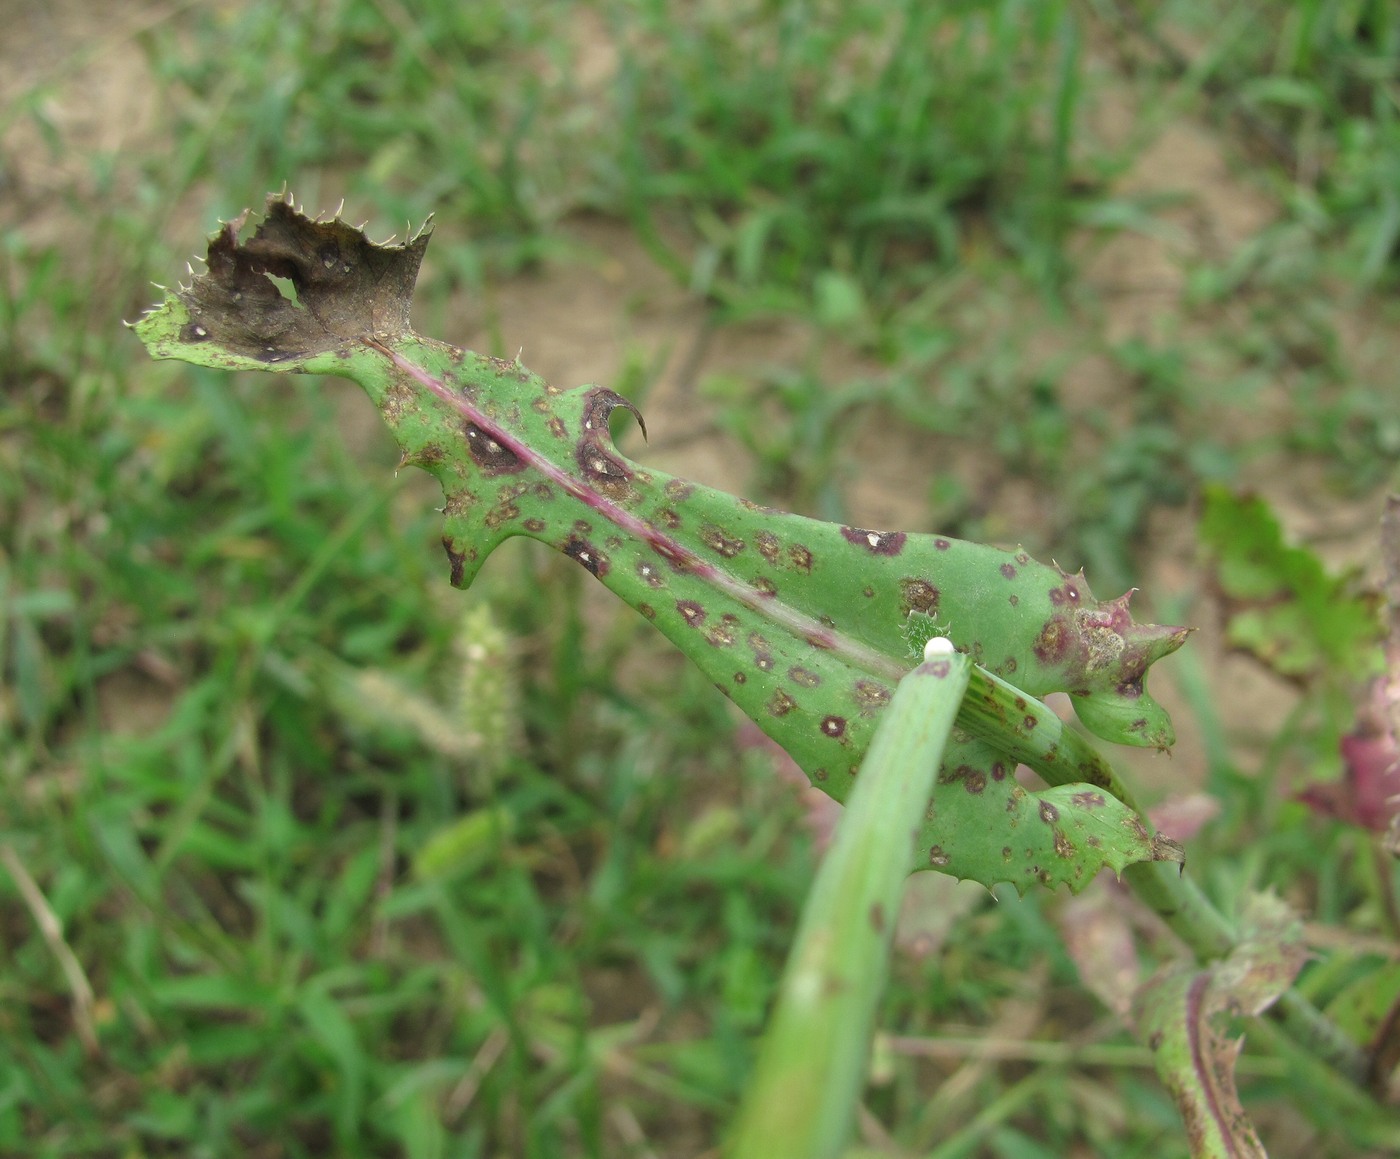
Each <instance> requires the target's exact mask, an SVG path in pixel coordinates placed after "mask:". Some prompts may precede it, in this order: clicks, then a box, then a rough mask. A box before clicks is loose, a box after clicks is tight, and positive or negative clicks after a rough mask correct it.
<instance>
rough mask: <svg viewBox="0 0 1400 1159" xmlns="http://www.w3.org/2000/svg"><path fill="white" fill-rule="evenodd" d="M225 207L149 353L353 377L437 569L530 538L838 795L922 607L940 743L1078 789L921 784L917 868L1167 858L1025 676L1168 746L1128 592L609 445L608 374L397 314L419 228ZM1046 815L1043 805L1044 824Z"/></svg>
mask: <svg viewBox="0 0 1400 1159" xmlns="http://www.w3.org/2000/svg"><path fill="white" fill-rule="evenodd" d="M245 216H246V215H245ZM242 226H243V219H242V218H240V219H239V220H238V221H235V222H231V223H228V224H226V225H225V226H224V227H223V228H222V229H220V231H219V232H218V233H217V234H215V235H214V237H213V238H212V239H211V241H210V245H209V252H208V266H209V269H208V272H207V273H206V274H203V275H201V276H199V277H197V278H195V279H194V281H193V283H192V284H191V285H190V286H189V287H182V288H180V289H179V290H177V291H176V292H174V293H171V294H169V295H167V297H166V299H165V301H164V302H163V303H162V304H161V305H160V306H158V307H156V308H154V309H153V310H151V311H150V312H149V313H147V314H146V315H145V316H144V317H143V318H142V319H141V320H140V321H139V322H138V323H136V330H137V332H138V334H139V335H140V337H141V339H142V340H143V341H144V342H145V344H146V346H147V348H148V349H149V350H150V352H151V353H152V354H153V355H154V356H156V357H158V358H179V359H183V360H185V361H188V362H192V363H196V364H198V365H203V366H213V367H222V368H227V369H245V370H246V369H259V370H278V371H293V372H299V373H307V374H335V375H341V376H344V377H347V378H352V379H354V380H355V381H356V382H358V383H359V384H360V385H361V386H362V387H364V389H365V390H366V392H367V393H368V394H369V395H370V397H371V399H373V401H374V403H375V404H376V406H377V407H378V408H379V410H380V413H381V414H382V415H383V417H384V420H385V421H386V422H387V423H388V425H389V427H390V428H391V430H392V431H393V432H394V435H395V437H396V438H397V439H398V441H399V444H400V445H401V447H402V448H403V457H404V463H405V464H414V465H417V466H420V467H422V468H423V469H425V470H427V471H429V472H431V473H432V474H433V475H434V476H435V477H436V478H437V479H438V480H439V482H440V483H441V484H442V488H443V493H444V495H445V497H446V504H445V508H444V516H445V534H444V536H443V546H444V548H445V549H446V551H447V557H448V560H449V565H450V569H451V580H452V582H453V583H454V584H456V585H458V586H465V585H466V584H468V583H470V582H471V580H472V578H473V577H474V576H475V575H476V573H477V571H478V570H479V569H480V567H481V565H482V562H483V561H484V560H485V559H486V557H487V556H488V555H489V554H490V553H491V551H492V550H493V549H494V548H495V547H496V546H497V545H498V544H500V543H501V542H502V541H503V540H505V539H506V538H508V537H509V536H513V535H526V536H530V537H532V538H535V539H538V540H541V541H543V542H545V543H547V544H549V545H551V546H552V547H554V548H556V549H557V550H559V551H561V552H563V553H564V554H566V555H568V556H570V557H571V558H572V559H574V560H576V561H577V562H578V563H579V564H580V565H581V566H582V567H584V568H586V569H587V570H588V571H589V572H590V573H591V574H592V575H594V576H595V577H597V579H598V580H599V581H600V582H602V583H603V584H605V585H606V586H607V587H608V588H610V589H611V590H612V591H613V592H614V593H616V594H617V595H618V596H619V597H621V598H622V599H623V600H625V601H626V602H627V603H628V604H630V605H631V606H632V607H633V608H635V609H636V610H637V611H638V612H639V613H640V614H641V615H643V616H644V617H646V618H647V619H648V620H650V621H651V622H652V623H653V624H654V625H655V626H656V627H657V629H659V630H660V631H661V632H663V633H664V634H665V635H666V636H667V637H668V638H669V639H670V640H671V641H672V642H673V643H675V644H676V646H677V647H679V648H680V649H681V650H682V651H684V652H685V653H686V654H687V655H688V656H690V657H691V659H692V660H694V661H695V662H696V663H698V664H699V665H700V666H701V668H702V669H704V670H705V671H706V672H707V673H708V674H709V675H710V677H711V678H712V679H713V680H714V682H715V684H716V686H717V687H718V688H719V689H720V690H721V691H722V692H724V693H725V694H726V695H728V696H729V697H731V698H732V699H733V700H734V701H735V703H737V704H738V705H739V706H740V707H741V708H742V709H743V710H744V711H745V712H746V713H747V714H748V715H749V716H750V717H752V718H753V719H754V720H755V721H756V722H757V723H758V724H759V726H760V727H761V728H763V729H764V731H765V732H767V733H768V735H769V736H771V737H772V738H773V739H774V740H776V741H777V742H778V743H779V744H781V745H782V746H783V747H784V748H785V749H787V750H788V752H790V753H791V754H792V756H793V757H794V758H795V759H796V760H797V761H798V763H799V764H800V765H801V766H802V768H803V769H804V770H805V771H806V772H807V774H808V776H809V777H811V778H812V780H813V782H814V783H816V784H817V785H819V786H821V787H822V788H824V789H825V790H826V791H827V792H829V793H831V795H832V796H834V797H836V798H837V799H844V798H845V796H846V795H847V793H848V791H849V789H850V787H851V785H852V782H853V778H854V776H855V774H856V771H857V770H858V768H859V766H860V762H861V760H862V759H863V757H864V754H865V752H866V749H867V748H868V746H869V744H870V740H871V738H872V736H873V735H874V730H875V726H876V723H877V721H878V720H879V718H880V715H881V713H882V712H883V710H884V709H885V707H886V705H887V704H888V702H889V700H890V697H891V695H892V692H893V689H894V687H895V685H896V684H897V683H898V681H899V680H900V679H901V677H902V676H903V675H904V674H905V673H906V672H907V671H908V670H909V669H910V668H912V667H913V666H914V663H915V662H916V660H917V659H918V656H919V653H918V649H917V647H914V648H911V638H910V636H911V630H914V629H917V627H918V623H922V624H925V625H928V624H932V625H936V630H937V631H938V632H939V633H941V634H944V635H947V636H948V637H949V638H950V639H951V640H952V641H953V643H954V644H955V645H956V647H957V649H958V650H959V651H960V652H962V653H964V654H966V655H968V656H969V657H970V658H971V659H972V660H973V661H974V662H975V663H976V665H978V667H977V668H976V669H974V672H973V676H972V679H971V681H970V685H969V693H968V695H967V697H966V698H965V701H964V706H963V709H962V711H960V713H959V717H958V725H959V734H958V735H957V736H955V739H954V741H953V743H952V744H951V745H950V747H949V749H948V752H947V755H946V758H945V765H947V766H948V767H950V768H951V769H953V770H954V773H956V771H957V770H959V769H962V768H964V767H966V768H978V769H982V770H984V772H985V776H986V778H987V779H988V783H989V784H990V783H992V782H993V781H995V778H996V769H997V766H998V762H1000V767H1001V768H1002V769H1003V771H1004V770H1006V769H1010V768H1014V767H1015V764H1016V762H1018V761H1023V762H1025V763H1027V764H1029V765H1031V766H1032V767H1034V768H1035V769H1036V770H1037V771H1039V772H1040V773H1041V774H1042V775H1043V776H1045V777H1046V779H1047V780H1049V781H1050V782H1051V783H1052V784H1056V785H1062V786H1063V785H1074V786H1078V789H1079V790H1081V791H1084V790H1086V789H1087V790H1088V791H1089V792H1090V794H1091V795H1089V796H1079V797H1076V796H1075V793H1074V792H1071V793H1069V794H1068V795H1065V794H1064V793H1059V794H1058V795H1053V796H1051V797H1044V796H1037V795H1035V794H1024V793H1023V792H1022V791H1021V790H1019V789H1016V790H1015V791H1014V792H1013V788H1014V786H1013V785H1012V783H1011V782H1010V781H1009V780H1007V779H1006V778H1004V777H1003V779H1002V781H999V782H996V788H995V789H990V790H988V792H987V793H985V794H982V795H980V796H981V798H982V799H981V800H980V801H979V800H974V798H977V797H979V794H977V793H971V792H969V791H968V785H969V784H970V783H972V782H970V781H969V779H968V777H967V776H964V777H962V778H961V787H960V788H959V789H958V790H957V791H953V790H951V789H949V790H945V791H943V792H941V793H940V794H938V795H937V796H936V799H935V803H934V808H933V813H932V816H931V819H930V820H929V821H928V823H926V824H925V826H924V828H923V832H922V840H921V853H920V855H919V857H918V858H917V859H916V861H917V864H918V865H920V866H922V867H928V866H930V865H934V866H936V867H937V868H941V869H943V870H945V871H946V872H949V873H954V874H957V875H958V876H963V877H973V878H976V879H977V880H979V881H984V882H986V883H988V884H991V883H992V882H994V881H999V880H1007V879H1009V880H1012V881H1014V882H1016V883H1017V885H1018V886H1024V885H1025V884H1026V883H1027V882H1028V881H1032V880H1039V881H1045V882H1051V883H1053V882H1059V881H1064V882H1068V883H1069V884H1070V885H1071V886H1072V887H1075V888H1077V887H1078V886H1080V885H1082V884H1083V883H1084V882H1085V881H1087V880H1088V878H1089V877H1090V876H1092V874H1093V871H1094V870H1096V869H1097V868H1098V867H1100V866H1102V865H1109V866H1111V867H1113V868H1114V869H1121V868H1123V866H1125V865H1127V864H1131V863H1133V862H1135V861H1141V860H1146V859H1153V858H1160V857H1177V856H1178V854H1177V853H1176V852H1175V851H1174V850H1173V849H1170V848H1168V847H1167V846H1165V845H1162V844H1161V843H1157V844H1156V845H1154V843H1153V842H1152V840H1151V838H1150V837H1149V836H1148V835H1147V831H1146V830H1145V829H1144V828H1143V827H1142V825H1141V824H1140V823H1138V822H1137V821H1136V818H1135V817H1133V815H1132V813H1131V811H1130V810H1128V809H1127V808H1126V807H1125V806H1124V805H1122V804H1121V803H1120V800H1114V799H1112V798H1114V797H1116V798H1120V799H1122V798H1124V797H1125V796H1126V795H1125V794H1124V793H1123V792H1122V791H1121V787H1120V786H1118V785H1117V782H1116V781H1115V779H1114V777H1113V774H1112V770H1111V769H1110V768H1109V767H1108V766H1107V764H1106V763H1105V762H1104V761H1103V760H1102V758H1101V757H1100V756H1099V755H1098V754H1097V753H1096V752H1095V751H1094V749H1093V747H1092V746H1091V745H1089V744H1088V742H1087V741H1085V740H1084V739H1083V738H1082V737H1081V736H1080V735H1079V734H1078V733H1075V732H1073V731H1070V730H1067V729H1064V728H1062V727H1061V725H1060V722H1059V721H1058V719H1057V718H1055V717H1054V716H1053V714H1051V713H1049V712H1048V711H1047V710H1046V709H1045V707H1044V705H1043V704H1041V703H1040V701H1039V700H1037V699H1036V698H1037V697H1040V696H1043V695H1045V694H1046V693H1049V692H1055V691H1064V692H1068V693H1069V694H1070V695H1071V698H1072V700H1073V703H1074V705H1075V709H1076V711H1077V713H1078V715H1079V717H1080V719H1081V720H1082V721H1083V722H1084V724H1085V725H1087V726H1088V727H1089V728H1090V729H1091V730H1092V731H1094V732H1095V733H1097V734H1098V735H1099V736H1101V737H1104V738H1106V739H1109V740H1114V741H1119V742H1123V743H1128V744H1136V745H1148V746H1155V747H1158V748H1166V747H1168V746H1169V745H1170V744H1171V743H1172V732H1171V724H1170V721H1169V720H1168V718H1167V715H1166V713H1165V712H1164V711H1163V709H1162V708H1161V707H1160V706H1159V705H1158V704H1157V703H1156V701H1154V700H1153V699H1152V698H1151V696H1150V695H1148V693H1147V691H1146V688H1145V685H1144V679H1145V676H1146V673H1147V669H1148V668H1149V666H1150V665H1151V664H1152V663H1153V662H1154V661H1156V660H1158V659H1160V658H1161V657H1162V656H1165V655H1167V654H1168V653H1170V652H1172V651H1174V650H1175V649H1176V648H1178V647H1179V646H1180V645H1181V643H1182V641H1183V640H1184V639H1185V637H1186V630H1185V629H1182V628H1164V627H1157V626H1153V625H1140V624H1136V623H1134V622H1133V619H1132V616H1131V615H1130V613H1129V610H1128V596H1127V595H1124V596H1122V597H1120V598H1118V599H1115V600H1108V601H1104V602H1100V601H1098V600H1096V599H1095V598H1094V596H1093V594H1092V593H1091V592H1090V590H1089V587H1088V584H1087V583H1086V582H1085V580H1084V577H1083V575H1082V574H1081V575H1069V574H1066V573H1065V572H1063V571H1061V570H1060V569H1059V568H1056V567H1047V566H1045V565H1043V564H1040V563H1037V562H1036V561H1035V560H1033V559H1031V558H1030V556H1028V555H1027V554H1025V553H1024V552H1011V551H1002V550H999V549H997V548H992V547H986V546H983V545H981V544H974V543H965V542H961V541H958V540H954V539H948V538H944V537H940V536H932V535H912V534H906V533H904V532H900V531H874V530H869V529H866V528H859V527H843V526H839V525H836V524H831V523H822V522H819V521H817V520H813V519H807V518H804V517H802V516H799V515H792V514H788V513H785V512H781V511H775V510H773V509H771V508H767V507H763V506H760V505H758V504H755V503H752V502H749V501H748V500H745V499H739V498H735V497H734V496H732V495H727V494H725V493H723V492H720V491H716V490H714V489H712V488H708V487H704V486H701V485H699V484H696V483H692V482H689V481H687V480H684V479H678V478H674V477H672V476H669V475H666V474H664V473H662V472H660V471H657V470H654V469H651V468H648V467H645V466H643V465H640V464H638V463H635V462H633V461H631V460H629V459H627V458H625V457H624V456H622V455H621V454H619V453H618V451H617V450H616V448H615V447H614V446H613V443H612V439H611V436H610V434H609V429H608V424H609V418H610V416H611V415H612V414H613V412H614V411H616V410H618V409H624V410H627V411H629V412H630V413H631V414H632V415H633V416H634V417H635V418H636V419H637V421H638V422H639V423H640V422H641V415H640V414H639V413H638V412H637V410H636V408H635V407H633V406H632V404H631V403H629V402H627V401H626V400H625V399H623V398H622V397H621V396H620V395H618V394H616V393H615V392H613V391H611V390H608V389H606V388H604V387H601V386H580V387H576V388H574V389H571V390H563V389H560V388H558V387H556V386H553V385H551V384H549V383H546V382H545V381H544V380H543V379H541V378H540V377H539V376H537V375H534V374H532V373H530V371H528V370H526V369H525V367H523V366H522V365H520V363H519V362H518V361H517V362H508V361H504V360H501V359H495V358H487V357H483V356H481V355H478V354H473V353H471V352H469V351H464V350H459V349H457V348H455V347H452V346H449V345H447V344H445V343H442V342H436V341H433V340H431V339H427V338H423V337H421V336H419V335H417V334H415V333H414V332H413V331H412V329H411V328H410V327H409V324H408V316H409V302H410V298H411V295H412V288H413V284H414V281H415V279H416V277H417V272H418V267H419V264H420V262H421V261H422V257H423V253H424V250H425V249H426V247H427V242H428V237H429V232H430V231H429V229H428V228H427V227H425V228H424V230H423V231H421V232H420V233H419V234H418V235H417V236H415V237H413V238H411V239H409V240H408V241H407V242H406V243H404V244H403V245H400V246H387V245H386V246H381V245H375V244H374V243H372V242H370V241H369V240H368V239H367V238H365V236H364V235H363V234H362V233H361V232H360V231H359V230H356V229H353V228H352V227H350V226H348V225H347V224H345V223H344V222H342V221H340V220H338V219H336V220H333V221H320V220H315V221H313V220H311V219H309V218H307V217H305V216H304V215H302V214H301V213H299V212H298V211H297V210H295V209H294V208H293V207H292V206H291V205H290V204H289V203H288V202H286V201H285V200H283V199H282V198H277V197H275V198H271V199H269V203H268V215H267V218H266V219H265V220H264V222H263V223H262V224H261V225H260V226H259V227H258V229H257V231H256V232H255V234H254V235H253V237H252V238H250V239H249V240H247V241H246V242H242V241H240V239H239V233H240V230H241V229H242ZM274 279H280V280H283V281H285V282H286V283H289V284H290V286H291V287H293V289H294V291H295V292H294V295H293V296H291V297H288V296H285V295H284V294H283V293H282V291H281V290H280V289H279V286H278V282H277V281H274ZM643 431H644V432H645V428H643ZM911 617H914V618H915V619H916V620H917V621H918V623H915V621H914V620H911ZM944 776H945V777H948V776H951V774H949V773H948V772H947V769H946V768H945V772H944ZM954 779H955V780H956V779H957V778H956V777H954ZM952 783H953V781H945V782H944V784H945V785H946V784H952ZM1105 789H1106V790H1108V791H1109V792H1108V794H1107V795H1105V794H1103V793H1099V794H1098V795H1097V796H1094V795H1092V791H1093V790H1105ZM957 792H961V793H962V797H958V796H957ZM1046 804H1048V805H1049V806H1050V808H1048V809H1046V808H1042V805H1046ZM1052 812H1053V813H1054V814H1056V815H1058V818H1059V819H1058V820H1057V821H1056V822H1054V823H1051V822H1047V821H1045V820H1044V818H1046V817H1049V816H1051V815H1052ZM951 826H958V827H959V828H958V831H957V832H956V833H954V832H952V831H951V828H950V827H951ZM1005 848H1009V849H1011V851H1012V852H1011V854H1010V855H1009V856H1003V854H1002V850H1003V849H1005Z"/></svg>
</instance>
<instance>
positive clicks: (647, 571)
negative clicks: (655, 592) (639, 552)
mask: <svg viewBox="0 0 1400 1159" xmlns="http://www.w3.org/2000/svg"><path fill="white" fill-rule="evenodd" d="M637 575H638V576H640V577H641V578H642V580H643V581H644V582H645V583H646V584H647V586H649V587H653V588H659V587H665V586H666V581H665V580H664V579H662V578H661V573H660V572H658V571H657V570H656V568H654V567H652V566H651V564H649V563H647V562H646V560H639V561H638V562H637Z"/></svg>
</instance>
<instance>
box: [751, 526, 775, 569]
mask: <svg viewBox="0 0 1400 1159" xmlns="http://www.w3.org/2000/svg"><path fill="white" fill-rule="evenodd" d="M753 545H754V547H755V548H757V549H758V554H759V555H761V556H763V558H764V559H766V560H767V561H768V562H769V563H771V564H776V563H777V562H778V553H779V550H780V545H779V543H778V537H777V536H776V535H774V534H773V533H772V532H771V531H756V532H754V537H753Z"/></svg>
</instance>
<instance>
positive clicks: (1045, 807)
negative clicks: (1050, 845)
mask: <svg viewBox="0 0 1400 1159" xmlns="http://www.w3.org/2000/svg"><path fill="white" fill-rule="evenodd" d="M1040 819H1041V820H1042V821H1044V822H1045V823H1046V824H1047V825H1053V824H1055V822H1056V821H1058V820H1059V819H1060V811H1059V810H1058V809H1057V808H1055V806H1054V805H1052V804H1050V802H1049V801H1042V802H1041V803H1040Z"/></svg>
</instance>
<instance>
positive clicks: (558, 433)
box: [545, 415, 569, 439]
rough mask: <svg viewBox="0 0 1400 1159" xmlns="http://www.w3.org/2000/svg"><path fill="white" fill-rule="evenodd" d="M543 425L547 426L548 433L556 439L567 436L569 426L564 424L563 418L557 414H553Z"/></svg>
mask: <svg viewBox="0 0 1400 1159" xmlns="http://www.w3.org/2000/svg"><path fill="white" fill-rule="evenodd" d="M545 425H546V426H547V427H549V433H550V434H551V435H553V436H554V437H555V438H556V439H567V438H568V437H569V428H568V427H566V426H565V425H564V420H563V419H561V418H560V417H559V416H558V415H554V416H553V417H552V418H551V419H550V420H549V422H548V423H546V424H545Z"/></svg>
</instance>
